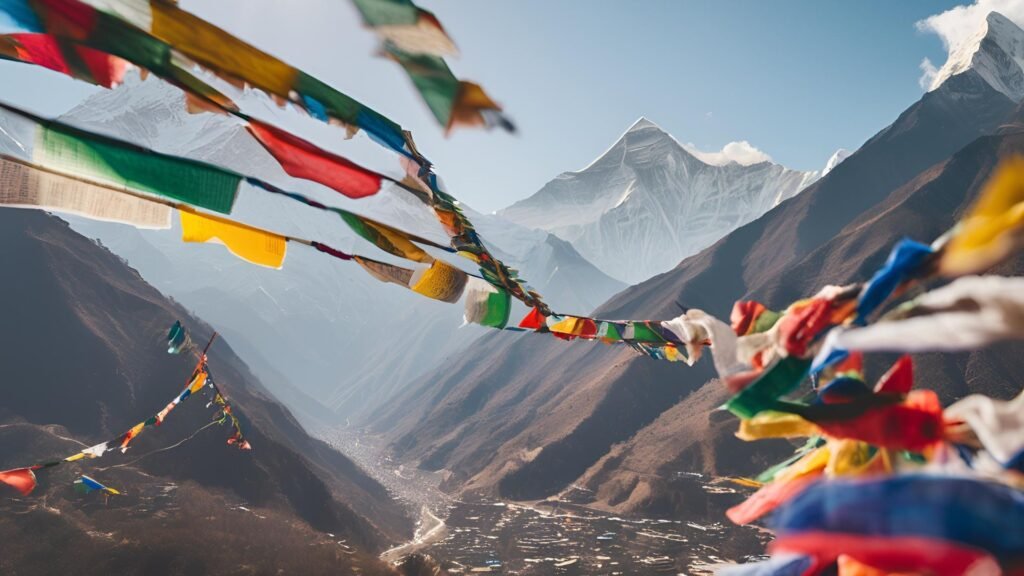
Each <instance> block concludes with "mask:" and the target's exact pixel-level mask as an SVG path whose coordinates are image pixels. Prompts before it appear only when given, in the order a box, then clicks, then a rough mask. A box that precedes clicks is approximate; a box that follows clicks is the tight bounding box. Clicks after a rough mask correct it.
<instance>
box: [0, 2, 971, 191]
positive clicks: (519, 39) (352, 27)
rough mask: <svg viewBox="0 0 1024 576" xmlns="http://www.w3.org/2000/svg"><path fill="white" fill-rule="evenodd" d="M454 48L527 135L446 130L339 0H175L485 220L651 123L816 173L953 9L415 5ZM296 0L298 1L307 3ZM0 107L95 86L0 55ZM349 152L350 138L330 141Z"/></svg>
mask: <svg viewBox="0 0 1024 576" xmlns="http://www.w3.org/2000/svg"><path fill="white" fill-rule="evenodd" d="M420 4H421V5H422V6H423V7H425V8H428V9H431V10H433V11H434V12H435V13H436V14H437V15H438V17H439V18H440V19H441V21H442V23H444V25H445V26H446V28H447V29H448V31H449V33H450V34H451V36H452V37H453V38H454V39H455V41H456V43H457V44H458V45H459V47H460V49H461V51H462V55H461V57H459V58H458V59H454V60H452V61H451V65H452V68H453V70H454V71H455V73H456V74H457V75H459V76H461V77H464V78H466V79H471V80H475V81H477V82H479V83H480V84H482V85H483V86H484V87H485V88H486V89H487V90H488V92H489V93H490V94H491V95H492V96H493V97H494V98H495V99H496V100H498V101H499V102H501V103H502V104H503V105H504V106H505V108H506V110H507V112H508V113H509V114H510V115H511V116H512V117H513V118H514V119H515V121H516V122H517V124H518V125H519V128H520V133H519V134H518V135H514V136H511V135H508V134H504V133H501V132H490V133H487V132H481V131H461V132H456V133H454V134H453V135H452V136H451V137H449V138H447V139H446V138H444V137H443V135H442V134H441V130H440V129H439V128H438V127H437V126H436V125H435V124H434V122H433V120H432V117H431V116H430V115H429V113H428V112H427V110H426V108H425V107H424V106H423V105H422V104H421V103H420V101H419V100H418V98H417V96H416V95H415V93H414V92H413V90H412V88H411V86H410V84H409V83H408V80H407V79H406V78H405V77H404V76H403V75H402V74H401V72H400V70H399V69H398V67H397V66H396V65H394V64H392V63H390V62H387V61H385V60H383V59H380V58H376V57H374V56H373V52H374V46H375V39H374V37H373V35H372V34H371V33H370V32H368V31H366V30H364V29H362V28H361V26H360V25H359V23H358V19H357V16H356V13H355V11H354V9H353V8H352V6H351V5H350V4H349V3H348V2H347V1H346V0H303V2H280V1H279V0H182V6H183V7H184V8H186V9H188V10H190V11H193V12H195V13H197V14H199V15H201V16H203V17H206V18H207V19H209V20H211V21H213V22H215V23H217V24H218V25H220V26H222V27H224V28H227V29H228V30H230V31H232V32H233V33H235V34H237V35H239V36H241V37H243V38H245V39H246V40H248V41H250V42H252V43H254V44H256V45H257V46H259V47H261V48H263V49H265V50H267V51H269V52H271V53H273V54H275V55H277V56H279V57H282V58H283V59H285V60H287V61H289V62H291V63H292V64H295V65H297V66H299V67H301V68H304V69H306V70H307V71H309V72H311V73H313V74H314V75H317V76H319V77H321V78H322V79H323V80H325V81H327V82H329V83H331V84H333V85H334V86H336V87H337V88H339V89H341V90H342V91H344V92H346V93H349V94H350V95H352V96H355V97H356V98H358V99H360V100H362V101H363V102H365V103H367V104H369V105H371V106H373V107H375V108H376V109H377V110H379V111H381V112H383V113H385V114H386V115H388V116H390V117H391V118H393V119H394V120H396V121H398V122H399V123H401V124H403V125H404V126H406V127H407V128H410V129H412V130H413V133H414V134H415V135H416V139H417V143H418V144H419V145H420V148H421V149H422V150H424V151H425V152H426V154H427V156H428V157H430V158H431V159H432V160H433V161H434V162H435V163H436V164H437V167H438V172H439V173H440V174H441V175H442V177H443V178H444V179H445V181H446V183H447V184H448V186H449V188H450V190H451V192H452V193H453V194H454V195H455V196H456V197H458V198H461V199H463V200H464V201H465V202H466V203H468V204H470V205H471V206H473V207H474V208H476V209H478V210H481V211H491V210H495V209H498V208H501V207H504V206H506V205H508V204H510V203H511V202H514V201H515V200H518V199H521V198H524V197H526V196H529V195H530V194H532V193H534V192H536V191H537V190H538V189H539V188H540V187H541V186H542V185H543V184H544V183H545V182H547V181H548V180H550V179H551V178H553V177H555V176H556V175H557V174H559V173H560V172H563V171H567V170H576V169H579V168H582V167H583V166H585V165H587V164H588V163H589V162H590V161H591V160H593V159H594V158H595V157H596V156H597V155H599V154H600V153H601V152H602V151H604V150H605V149H606V148H607V147H608V146H609V145H610V144H611V143H612V142H613V141H614V140H615V139H616V138H617V137H618V136H619V135H620V134H621V133H622V132H623V131H624V130H625V129H626V128H627V127H628V126H629V125H630V124H632V122H633V121H635V120H636V119H637V118H638V117H640V116H646V117H647V118H649V119H650V120H652V121H654V122H655V123H657V124H659V125H660V126H661V127H662V128H664V129H665V130H666V131H668V132H669V133H671V134H673V135H674V136H675V137H676V138H677V139H679V140H680V141H682V142H691V143H693V144H695V145H697V146H698V147H699V148H701V149H703V150H718V149H721V147H722V146H723V145H724V144H726V143H728V142H730V141H735V140H747V141H749V142H750V143H751V144H752V145H754V146H756V147H757V148H759V149H761V150H763V151H764V152H766V153H767V154H769V155H770V156H771V157H772V158H773V159H774V160H775V161H776V162H779V163H781V164H784V165H786V166H790V167H792V168H798V169H807V170H812V169H820V168H821V167H822V166H823V165H824V164H825V162H826V160H827V159H828V157H829V156H830V155H831V154H832V152H834V151H835V150H836V149H837V148H840V147H845V148H851V149H852V148H856V147H857V146H859V145H860V144H861V143H863V142H864V141H865V140H866V139H867V138H869V137H871V136H872V135H873V134H874V133H875V132H877V131H878V130H879V129H880V128H882V127H883V126H885V125H886V124H888V123H889V122H891V121H892V120H893V119H895V117H896V116H897V115H898V114H899V113H900V112H901V111H902V110H903V109H904V108H906V107H907V106H908V105H910V104H911V103H912V102H914V101H915V100H917V99H918V98H919V97H920V95H921V93H922V89H921V87H920V86H919V84H918V79H919V77H920V76H921V71H920V69H919V66H920V63H921V61H922V59H923V58H926V57H927V58H929V59H930V60H931V61H933V62H936V63H937V64H939V65H941V63H942V62H943V61H945V49H944V47H943V44H942V41H941V40H940V38H939V37H938V36H936V35H934V34H927V33H922V32H920V31H918V29H917V28H916V27H915V22H917V21H919V20H921V19H923V18H925V17H928V16H930V15H932V14H936V13H938V12H942V11H944V10H946V9H948V8H950V7H952V6H955V5H956V4H957V3H956V2H932V1H929V2H924V1H920V0H907V1H900V2H893V1H891V0H862V1H858V2H839V1H831V0H799V1H798V0H788V1H782V0H779V1H774V2H760V1H754V0H743V1H739V0H737V1H724V0H717V1H712V0H707V1H696V0H694V1H682V0H679V1H672V0H633V1H625V0H622V1H618V2H613V1H611V0H590V1H585V0H518V1H516V2H510V1H504V2H499V1H496V0H420ZM300 5H301V8H299V6H300ZM0 79H2V81H0V86H2V88H0V98H2V99H3V100H5V101H9V102H14V103H18V104H21V105H26V106H29V107H32V108H35V109H36V110H39V111H42V112H46V113H59V112H61V111H63V110H66V109H67V108H70V107H71V106H72V105H74V104H75V103H77V102H78V101H79V100H81V98H83V97H84V96H85V95H87V94H88V93H89V92H90V91H91V90H92V88H91V87H87V86H85V85H83V84H80V83H75V82H73V81H70V80H67V79H64V78H62V77H59V76H57V75H56V74H52V73H48V72H45V71H41V70H36V69H31V68H29V67H26V66H22V65H17V64H10V63H0ZM336 149H337V150H339V151H342V152H343V151H344V144H342V145H341V146H340V147H338V148H336Z"/></svg>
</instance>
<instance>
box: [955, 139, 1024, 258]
mask: <svg viewBox="0 0 1024 576" xmlns="http://www.w3.org/2000/svg"><path fill="white" fill-rule="evenodd" d="M1022 242H1024V157H1022V156H1015V157H1013V158H1010V159H1008V160H1005V161H1003V163H1002V164H1000V165H999V167H998V168H997V169H996V171H995V173H994V174H993V175H992V177H991V178H989V180H988V182H987V183H986V184H985V187H984V189H983V190H982V192H981V196H980V197H979V198H978V200H977V201H976V202H975V203H974V206H973V207H972V208H971V210H970V212H969V213H968V214H967V216H966V217H965V218H964V219H963V220H962V221H961V222H960V224H959V227H958V228H957V229H956V230H955V231H954V233H953V236H952V238H951V239H950V240H949V243H948V244H947V245H946V247H945V249H944V251H943V253H942V259H941V261H940V264H939V266H940V269H941V271H942V273H943V274H944V275H946V276H962V275H965V274H975V273H978V272H982V271H984V270H986V269H987V268H990V267H992V266H993V265H995V264H997V263H998V262H999V261H1000V260H1002V259H1003V258H1005V257H1006V256H1007V255H1009V254H1010V253H1011V252H1012V251H1013V250H1014V249H1015V248H1016V247H1017V246H1019V245H1020V244H1021V243H1022Z"/></svg>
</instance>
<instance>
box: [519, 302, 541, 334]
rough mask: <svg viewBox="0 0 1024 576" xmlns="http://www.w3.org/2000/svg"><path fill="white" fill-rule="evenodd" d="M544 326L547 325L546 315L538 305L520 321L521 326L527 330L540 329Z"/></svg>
mask: <svg viewBox="0 0 1024 576" xmlns="http://www.w3.org/2000/svg"><path fill="white" fill-rule="evenodd" d="M543 326H546V324H545V322H544V315H543V314H541V313H540V310H538V309H537V308H536V307H535V308H533V309H532V310H530V313H529V314H527V315H526V317H525V318H523V319H522V320H521V321H520V322H519V327H520V328H526V329H527V330H540V329H541V327H543Z"/></svg>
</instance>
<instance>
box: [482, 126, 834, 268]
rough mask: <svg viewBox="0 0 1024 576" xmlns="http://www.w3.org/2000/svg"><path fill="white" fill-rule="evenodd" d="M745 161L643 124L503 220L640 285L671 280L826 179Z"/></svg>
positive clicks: (745, 152) (759, 158) (749, 155)
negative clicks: (687, 262) (542, 233)
mask: <svg viewBox="0 0 1024 576" xmlns="http://www.w3.org/2000/svg"><path fill="white" fill-rule="evenodd" d="M737 146H740V148H741V149H742V154H739V155H738V154H733V153H732V152H733V150H731V149H729V147H727V148H726V149H725V150H723V152H722V153H713V154H708V153H700V152H696V151H693V150H689V149H687V147H685V146H684V145H682V144H680V143H679V142H678V141H677V140H676V139H675V138H673V137H672V136H671V135H670V134H668V133H667V132H665V131H664V130H662V129H661V128H659V127H658V125H657V124H655V123H654V122H651V121H650V120H648V119H647V118H640V119H639V120H637V121H636V122H635V123H634V124H633V125H632V126H630V127H629V129H628V130H626V132H625V133H624V134H623V135H622V136H621V137H620V138H619V139H618V141H616V142H615V144H613V145H612V146H611V147H610V148H609V149H608V150H607V151H605V152H604V154H602V155H601V156H599V157H598V158H597V159H596V160H594V161H593V162H592V163H591V164H590V165H589V166H587V167H586V168H584V169H582V170H580V171H577V172H565V173H563V174H561V175H559V176H558V177H556V178H555V179H554V180H552V181H551V182H549V183H547V184H546V185H545V186H544V187H543V188H541V189H540V191H539V192H537V193H536V194H534V195H533V196H531V197H529V198H527V199H525V200H521V201H519V202H516V203H515V204H513V205H512V206H509V207H508V208H505V209H504V210H501V211H500V212H499V215H500V216H502V217H504V218H506V219H508V220H511V221H512V222H515V223H517V224H520V225H523V226H527V227H530V228H537V229H541V230H546V231H548V232H551V233H552V234H554V235H556V236H558V237H559V238H562V239H563V240H566V241H568V242H570V243H572V245H573V246H574V247H575V248H576V249H577V250H578V251H579V252H580V254H582V255H583V256H584V257H585V258H586V259H587V260H589V261H591V262H593V263H594V264H596V265H597V267H598V268H600V269H601V270H603V271H604V272H606V273H608V274H610V275H612V276H614V277H616V278H618V279H620V280H623V281H625V282H629V283H636V282H640V281H642V280H645V279H647V278H650V277H651V276H653V275H655V274H658V273H661V272H665V271H667V270H669V269H671V268H672V267H673V266H675V265H676V264H678V263H679V261H680V260H682V259H683V258H686V257H687V256H690V255H692V254H695V253H697V252H699V251H700V250H702V249H704V248H706V247H708V246H710V245H711V244H713V243H714V242H715V241H717V240H718V239H719V238H721V237H722V236H724V235H726V234H728V233H729V232H731V231H732V230H734V229H736V228H737V227H739V226H742V225H743V224H746V223H747V222H750V221H752V220H754V219H755V218H757V217H759V216H760V215H762V214H764V213H765V212H766V211H768V210H769V209H771V208H772V207H774V206H775V205H777V204H778V203H779V202H782V201H783V200H785V199H787V198H789V197H791V196H793V195H794V194H796V193H797V192H799V191H800V190H802V189H803V188H804V187H806V186H807V185H809V184H810V183H811V182H813V181H814V180H816V179H817V178H818V173H817V172H800V171H796V170H790V169H788V168H785V167H784V166H780V165H778V164H774V163H772V162H770V161H767V160H765V158H767V157H766V156H764V155H763V153H760V152H757V151H756V150H755V149H754V148H753V147H750V146H749V144H746V143H739V144H737Z"/></svg>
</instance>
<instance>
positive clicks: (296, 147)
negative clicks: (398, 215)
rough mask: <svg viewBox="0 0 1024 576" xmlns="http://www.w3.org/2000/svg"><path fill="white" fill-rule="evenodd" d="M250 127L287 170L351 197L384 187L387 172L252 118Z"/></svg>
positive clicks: (364, 194) (254, 135)
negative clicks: (368, 166)
mask: <svg viewBox="0 0 1024 576" xmlns="http://www.w3.org/2000/svg"><path fill="white" fill-rule="evenodd" d="M248 128H249V132H250V133H251V134H252V135H253V137H254V138H256V140H257V141H258V142H259V143H260V144H262V145H263V147H264V148H266V149H267V152H270V155H271V156H273V157H274V158H275V159H276V160H277V161H278V162H279V163H280V164H281V167H282V168H284V171H285V172H287V173H288V174H289V175H291V176H294V177H295V178H302V179H304V180H311V181H313V182H317V183H320V184H323V185H324V186H327V187H328V188H331V189H333V190H336V191H337V192H340V193H341V194H343V195H345V196H348V197H349V198H365V197H367V196H372V195H374V194H376V193H377V192H378V191H379V190H380V186H381V181H382V180H383V176H381V175H380V174H378V173H376V172H374V171H372V170H368V169H366V168H363V167H362V166H359V165H358V164H355V163H354V162H352V161H350V160H347V159H345V158H342V157H341V156H338V155H337V154H334V153H331V152H328V151H326V150H323V149H322V148H318V147H317V146H316V145H314V144H312V143H311V142H308V141H306V140H303V139H301V138H299V137H298V136H295V135H293V134H289V133H288V132H285V131H284V130H281V129H280V128H277V127H275V126H271V125H269V124H263V123H262V122H257V121H255V120H252V121H250V122H249V126H248Z"/></svg>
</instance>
